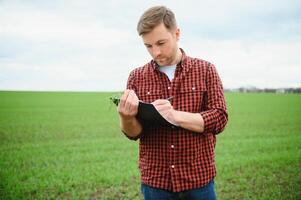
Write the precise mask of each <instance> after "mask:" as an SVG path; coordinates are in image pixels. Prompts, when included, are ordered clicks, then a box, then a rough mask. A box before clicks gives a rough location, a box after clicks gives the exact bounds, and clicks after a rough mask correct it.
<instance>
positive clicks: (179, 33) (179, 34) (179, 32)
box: [175, 28, 181, 41]
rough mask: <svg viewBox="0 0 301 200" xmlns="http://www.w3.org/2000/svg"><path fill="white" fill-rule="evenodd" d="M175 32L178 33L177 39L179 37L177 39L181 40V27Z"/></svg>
mask: <svg viewBox="0 0 301 200" xmlns="http://www.w3.org/2000/svg"><path fill="white" fill-rule="evenodd" d="M175 34H176V39H177V41H179V39H180V36H181V31H180V29H179V28H177V29H176V32H175Z"/></svg>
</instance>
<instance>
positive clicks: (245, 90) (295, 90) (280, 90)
mask: <svg viewBox="0 0 301 200" xmlns="http://www.w3.org/2000/svg"><path fill="white" fill-rule="evenodd" d="M224 91H225V92H242V93H248V92H257V93H280V94H281V93H282V94H284V93H301V88H263V89H260V88H257V87H239V88H235V89H229V88H226V89H224Z"/></svg>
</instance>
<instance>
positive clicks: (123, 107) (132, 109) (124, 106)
mask: <svg viewBox="0 0 301 200" xmlns="http://www.w3.org/2000/svg"><path fill="white" fill-rule="evenodd" d="M138 104H139V99H138V97H137V95H136V93H135V92H134V90H128V89H127V90H125V91H124V93H123V95H122V96H121V98H120V102H119V105H118V107H117V110H118V113H119V115H120V117H122V118H123V119H130V118H133V117H135V116H136V115H137V113H138Z"/></svg>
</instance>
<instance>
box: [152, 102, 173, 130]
mask: <svg viewBox="0 0 301 200" xmlns="http://www.w3.org/2000/svg"><path fill="white" fill-rule="evenodd" d="M152 104H153V105H154V106H155V108H156V109H157V111H158V112H159V113H160V114H161V115H162V117H163V118H164V119H166V121H168V122H169V123H171V124H173V125H175V126H178V123H177V121H176V113H177V111H176V110H175V109H173V107H172V105H171V104H170V102H169V101H168V100H166V99H158V100H156V101H154V102H153V103H152Z"/></svg>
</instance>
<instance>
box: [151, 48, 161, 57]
mask: <svg viewBox="0 0 301 200" xmlns="http://www.w3.org/2000/svg"><path fill="white" fill-rule="evenodd" d="M160 54H161V49H160V48H159V47H156V46H154V47H153V55H154V57H158V56H159V55H160Z"/></svg>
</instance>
